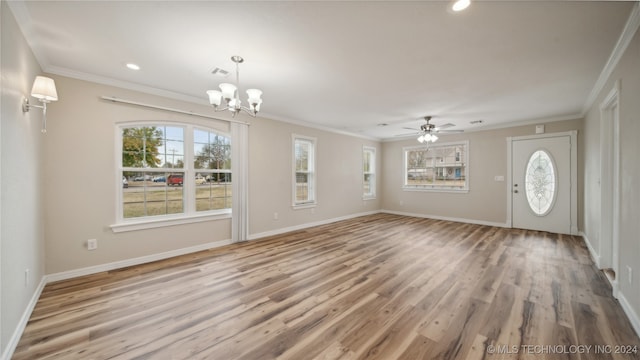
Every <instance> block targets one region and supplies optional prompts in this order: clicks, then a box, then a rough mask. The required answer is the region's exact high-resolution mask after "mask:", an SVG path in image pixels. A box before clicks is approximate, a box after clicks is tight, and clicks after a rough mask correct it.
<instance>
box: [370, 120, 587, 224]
mask: <svg viewBox="0 0 640 360" xmlns="http://www.w3.org/2000/svg"><path fill="white" fill-rule="evenodd" d="M581 124H582V120H581V119H576V120H568V121H559V122H552V123H546V124H544V125H545V132H546V133H554V132H563V131H569V130H578V154H580V151H581V145H580V143H581V131H580V129H581ZM533 134H535V125H527V126H518V127H511V128H505V129H497V130H486V131H475V132H466V133H462V134H446V135H444V134H443V135H442V136H440V139H439V140H438V142H441V143H446V142H450V141H462V140H468V141H469V164H470V168H469V192H468V193H447V192H424V191H403V189H402V183H403V173H402V172H403V151H402V148H403V147H406V146H416V145H419V144H418V142H417V141H416V140H415V139H413V138H411V139H407V140H403V141H393V142H385V143H383V146H382V152H383V154H384V155H383V159H382V166H383V187H382V194H383V197H382V208H383V209H385V210H389V211H394V212H401V213H408V214H416V215H420V216H436V217H442V218H450V219H459V220H461V221H469V222H475V223H481V224H492V225H504V224H505V223H506V221H507V181H506V180H507V178H508V176H509V174H507V140H506V139H507V137H513V136H523V135H533ZM578 157H580V156H578ZM581 174H582V166H581V165H580V164H578V192H579V194H580V191H581V189H582V185H581V184H582V182H581V181H580V180H581V179H582V175H581ZM498 175H500V176H504V177H505V181H501V182H500V181H495V180H494V178H495V176H498ZM578 198H579V199H580V198H581V196H580V195H579V196H578ZM580 208H581V206H580V202H579V203H578V217H579V218H580V214H581V212H580ZM580 226H581V223H580V222H578V227H579V228H580Z"/></svg>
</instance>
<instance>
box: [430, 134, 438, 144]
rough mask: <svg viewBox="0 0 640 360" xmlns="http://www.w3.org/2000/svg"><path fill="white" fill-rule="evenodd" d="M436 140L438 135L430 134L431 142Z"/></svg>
mask: <svg viewBox="0 0 640 360" xmlns="http://www.w3.org/2000/svg"><path fill="white" fill-rule="evenodd" d="M437 140H438V137H437V136H435V135H433V134H431V142H436V141H437Z"/></svg>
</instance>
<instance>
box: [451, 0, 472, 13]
mask: <svg viewBox="0 0 640 360" xmlns="http://www.w3.org/2000/svg"><path fill="white" fill-rule="evenodd" d="M469 5H471V0H458V1H456V2H455V3H453V6H451V10H453V11H462V10H464V9H466V8H468V7H469Z"/></svg>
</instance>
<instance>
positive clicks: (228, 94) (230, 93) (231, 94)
mask: <svg viewBox="0 0 640 360" xmlns="http://www.w3.org/2000/svg"><path fill="white" fill-rule="evenodd" d="M219 86H220V90H222V97H223V98H224V100H225V101H226V102H227V103H229V101H231V99H233V98H235V97H236V90H237V89H238V88H236V86H235V85H233V84H229V83H222V84H220V85H219Z"/></svg>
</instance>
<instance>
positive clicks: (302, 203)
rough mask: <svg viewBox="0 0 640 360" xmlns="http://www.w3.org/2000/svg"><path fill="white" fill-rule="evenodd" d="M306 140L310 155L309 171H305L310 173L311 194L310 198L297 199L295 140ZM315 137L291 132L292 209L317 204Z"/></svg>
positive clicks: (310, 206) (305, 207) (306, 207)
mask: <svg viewBox="0 0 640 360" xmlns="http://www.w3.org/2000/svg"><path fill="white" fill-rule="evenodd" d="M297 140H301V141H307V142H309V143H311V156H310V163H311V164H309V165H310V166H308V167H309V168H311V171H307V173H310V174H311V179H310V181H309V187H310V189H309V193H310V194H311V200H307V201H297V199H296V198H297V196H296V184H297V182H296V181H297V180H296V141H297ZM317 146H318V145H317V139H316V138H314V137H310V136H304V135H299V134H291V173H292V176H291V181H292V183H291V207H293V209H294V210H297V209H308V208H312V207H316V206H317V205H318V201H317V195H318V192H317V178H318V176H317V156H316V154H317Z"/></svg>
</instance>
